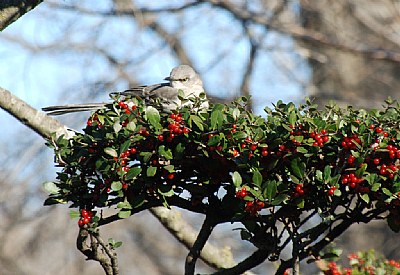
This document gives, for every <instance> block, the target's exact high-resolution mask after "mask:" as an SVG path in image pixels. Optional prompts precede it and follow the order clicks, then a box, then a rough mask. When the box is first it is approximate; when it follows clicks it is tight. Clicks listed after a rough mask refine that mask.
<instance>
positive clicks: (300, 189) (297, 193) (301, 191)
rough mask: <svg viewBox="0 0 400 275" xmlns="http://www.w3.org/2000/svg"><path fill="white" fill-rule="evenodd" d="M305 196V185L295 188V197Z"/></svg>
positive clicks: (298, 185)
mask: <svg viewBox="0 0 400 275" xmlns="http://www.w3.org/2000/svg"><path fill="white" fill-rule="evenodd" d="M303 195H304V189H303V184H300V183H299V184H297V185H296V187H295V188H294V194H293V197H295V198H298V197H301V196H303Z"/></svg>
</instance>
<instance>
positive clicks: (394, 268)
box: [323, 250, 400, 275]
mask: <svg viewBox="0 0 400 275" xmlns="http://www.w3.org/2000/svg"><path fill="white" fill-rule="evenodd" d="M347 258H348V260H349V266H348V267H342V266H340V265H338V264H337V263H336V262H335V261H330V262H328V263H324V268H323V269H324V270H323V274H325V275H373V274H378V275H380V274H382V275H399V274H400V262H399V261H396V260H388V259H385V258H384V257H383V256H381V255H377V253H375V251H374V250H370V251H367V252H357V253H352V254H349V255H348V257H347Z"/></svg>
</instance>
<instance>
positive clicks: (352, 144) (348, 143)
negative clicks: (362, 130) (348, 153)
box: [342, 134, 361, 150]
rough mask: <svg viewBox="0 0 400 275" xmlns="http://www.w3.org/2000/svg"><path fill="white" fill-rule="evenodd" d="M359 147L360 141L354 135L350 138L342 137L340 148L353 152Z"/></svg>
mask: <svg viewBox="0 0 400 275" xmlns="http://www.w3.org/2000/svg"><path fill="white" fill-rule="evenodd" d="M356 144H359V145H361V139H360V138H359V137H358V136H357V135H356V134H353V135H352V136H351V137H344V138H343V140H342V147H343V148H344V149H348V150H354V149H356V148H357V145H356Z"/></svg>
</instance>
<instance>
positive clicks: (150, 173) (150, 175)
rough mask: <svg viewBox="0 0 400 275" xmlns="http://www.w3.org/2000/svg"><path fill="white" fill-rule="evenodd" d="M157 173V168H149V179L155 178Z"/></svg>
mask: <svg viewBox="0 0 400 275" xmlns="http://www.w3.org/2000/svg"><path fill="white" fill-rule="evenodd" d="M156 172H157V167H155V166H149V167H148V168H147V172H146V175H147V176H148V177H154V175H155V174H156Z"/></svg>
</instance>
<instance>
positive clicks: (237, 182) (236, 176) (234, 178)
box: [232, 171, 242, 187]
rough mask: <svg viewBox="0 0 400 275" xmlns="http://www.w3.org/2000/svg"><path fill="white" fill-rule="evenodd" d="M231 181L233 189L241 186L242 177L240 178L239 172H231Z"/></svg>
mask: <svg viewBox="0 0 400 275" xmlns="http://www.w3.org/2000/svg"><path fill="white" fill-rule="evenodd" d="M232 181H233V185H234V186H235V187H239V186H241V185H242V177H241V176H240V174H239V172H237V171H235V172H233V174H232Z"/></svg>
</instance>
